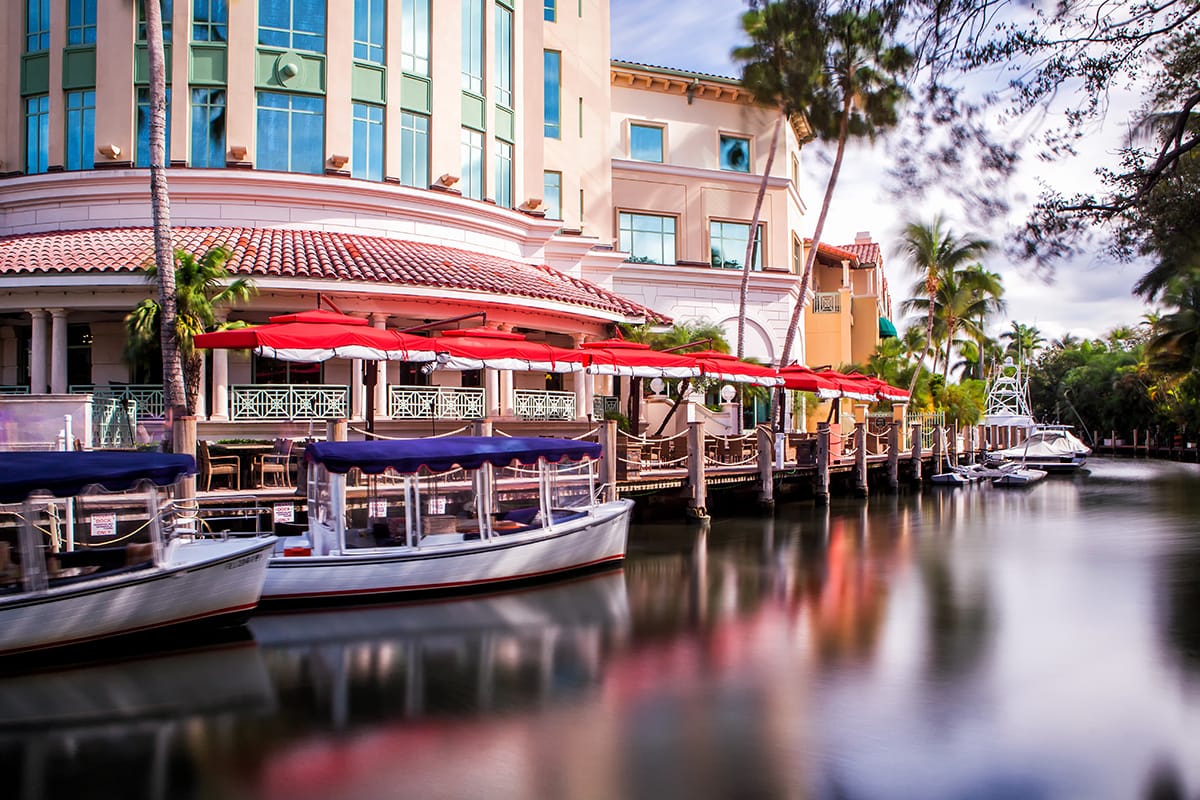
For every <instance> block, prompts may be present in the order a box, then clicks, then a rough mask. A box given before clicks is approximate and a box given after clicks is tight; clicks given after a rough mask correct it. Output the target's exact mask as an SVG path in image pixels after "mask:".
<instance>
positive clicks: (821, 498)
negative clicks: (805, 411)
mask: <svg viewBox="0 0 1200 800" xmlns="http://www.w3.org/2000/svg"><path fill="white" fill-rule="evenodd" d="M815 489H816V495H817V502H818V503H828V502H829V423H828V422H818V423H817V485H816V487H815Z"/></svg>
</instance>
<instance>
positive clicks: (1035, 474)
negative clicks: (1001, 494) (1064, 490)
mask: <svg viewBox="0 0 1200 800" xmlns="http://www.w3.org/2000/svg"><path fill="white" fill-rule="evenodd" d="M996 472H997V473H998V474H997V475H995V476H994V477H993V478H992V485H993V486H1008V487H1018V486H1030V485H1032V484H1035V483H1037V482H1038V481H1040V480H1042V479H1043V478H1045V477H1046V471H1045V470H1041V469H1034V468H1033V467H1025V466H1022V465H1021V464H1020V463H1019V462H1016V461H1007V462H1005V463H1003V464H1001V465H1000V466H999V467H997V468H996Z"/></svg>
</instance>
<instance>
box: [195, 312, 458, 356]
mask: <svg viewBox="0 0 1200 800" xmlns="http://www.w3.org/2000/svg"><path fill="white" fill-rule="evenodd" d="M193 341H194V344H195V346H196V347H203V348H209V349H226V350H253V351H254V352H255V353H257V354H259V355H260V356H267V357H268V358H277V359H279V360H280V361H310V362H311V361H328V360H329V359H331V358H361V359H365V360H368V361H433V360H435V359H436V358H437V353H436V351H435V350H434V348H433V345H432V340H430V339H427V338H425V337H423V336H416V335H414V334H411V333H401V332H400V331H389V330H385V329H383V328H374V327H372V326H371V325H370V324H369V323H368V322H367V320H365V319H362V318H361V317H351V316H347V315H345V314H336V313H334V312H332V311H325V310H323V309H312V310H310V311H301V312H298V313H295V314H280V315H278V316H274V317H271V318H270V320H269V321H268V323H267V324H266V325H252V326H250V327H247V328H231V329H229V330H223V331H214V332H213V333H201V334H197V335H196V337H195V339H194V340H193Z"/></svg>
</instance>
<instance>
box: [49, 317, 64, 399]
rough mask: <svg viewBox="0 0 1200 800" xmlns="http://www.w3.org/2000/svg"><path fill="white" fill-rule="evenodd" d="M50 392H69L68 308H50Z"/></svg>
mask: <svg viewBox="0 0 1200 800" xmlns="http://www.w3.org/2000/svg"><path fill="white" fill-rule="evenodd" d="M50 392H51V394H66V393H67V310H66V309H65V308H52V309H50Z"/></svg>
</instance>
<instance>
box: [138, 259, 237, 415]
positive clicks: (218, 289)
mask: <svg viewBox="0 0 1200 800" xmlns="http://www.w3.org/2000/svg"><path fill="white" fill-rule="evenodd" d="M228 260H229V251H228V250H226V249H225V248H223V247H220V246H217V247H213V248H211V249H209V250H208V252H206V253H205V254H204V255H203V256H201V257H200V258H199V259H197V258H196V257H195V256H194V255H192V254H191V253H186V252H184V251H182V250H179V251H176V253H175V258H174V262H175V263H176V264H177V266H176V267H175V268H174V269H173V270H172V271H173V272H174V275H173V276H172V280H171V283H172V285H174V286H175V287H176V288H177V291H178V302H177V313H176V316H175V326H174V328H173V329H172V331H171V334H172V336H171V338H172V339H173V340H174V341H176V342H177V343H178V347H179V353H180V354H181V356H182V358H181V359H180V374H181V377H182V378H183V379H184V383H185V395H184V403H183V407H184V408H186V411H187V413H188V414H195V413H196V403H197V400H198V399H199V396H200V375H201V369H202V368H203V366H204V359H203V357H202V356H201V355H200V354H199V353H198V352H196V350H195V348H194V347H193V346H192V339H193V337H195V335H196V334H198V333H203V332H204V331H206V330H210V329H212V328H213V327H214V326H215V324H216V309H217V308H220V307H222V306H231V305H235V304H237V303H242V302H245V301H246V300H248V299H249V298H250V296H251V295H253V294H254V291H255V289H254V284H253V283H252V282H251V281H250V280H249V279H247V278H237V279H235V280H232V281H230V280H229V278H230V275H229V271H228V270H227V269H225V263H226V262H227V261H228ZM159 277H160V276H159V271H158V265H157V264H149V265H147V266H146V279H147V280H149V281H156V280H157V281H158V284H159V285H160V286H161V285H162V283H163V281H161V280H158V279H159ZM241 324H243V323H234V324H233V325H223V326H221V327H236V326H237V325H241ZM164 326H165V323H164V322H163V309H162V306H161V305H159V303H158V302H157V301H156V300H154V298H151V297H148V298H146V299H145V300H143V301H142V302H141V303H139V304H138V306H137V307H136V308H134V310H133V311H131V312H130V313H129V314H128V315H127V316H126V317H125V328H126V334H127V341H128V344H127V349H126V358H127V359H129V360H130V361H135V362H136V361H137V360H140V359H143V358H146V357H148V356H150V355H151V354H157V351H158V349H159V348H160V347H161V346H162V339H164V338H165V337H160V335H159V332H160V331H164V332H165V327H164Z"/></svg>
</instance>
